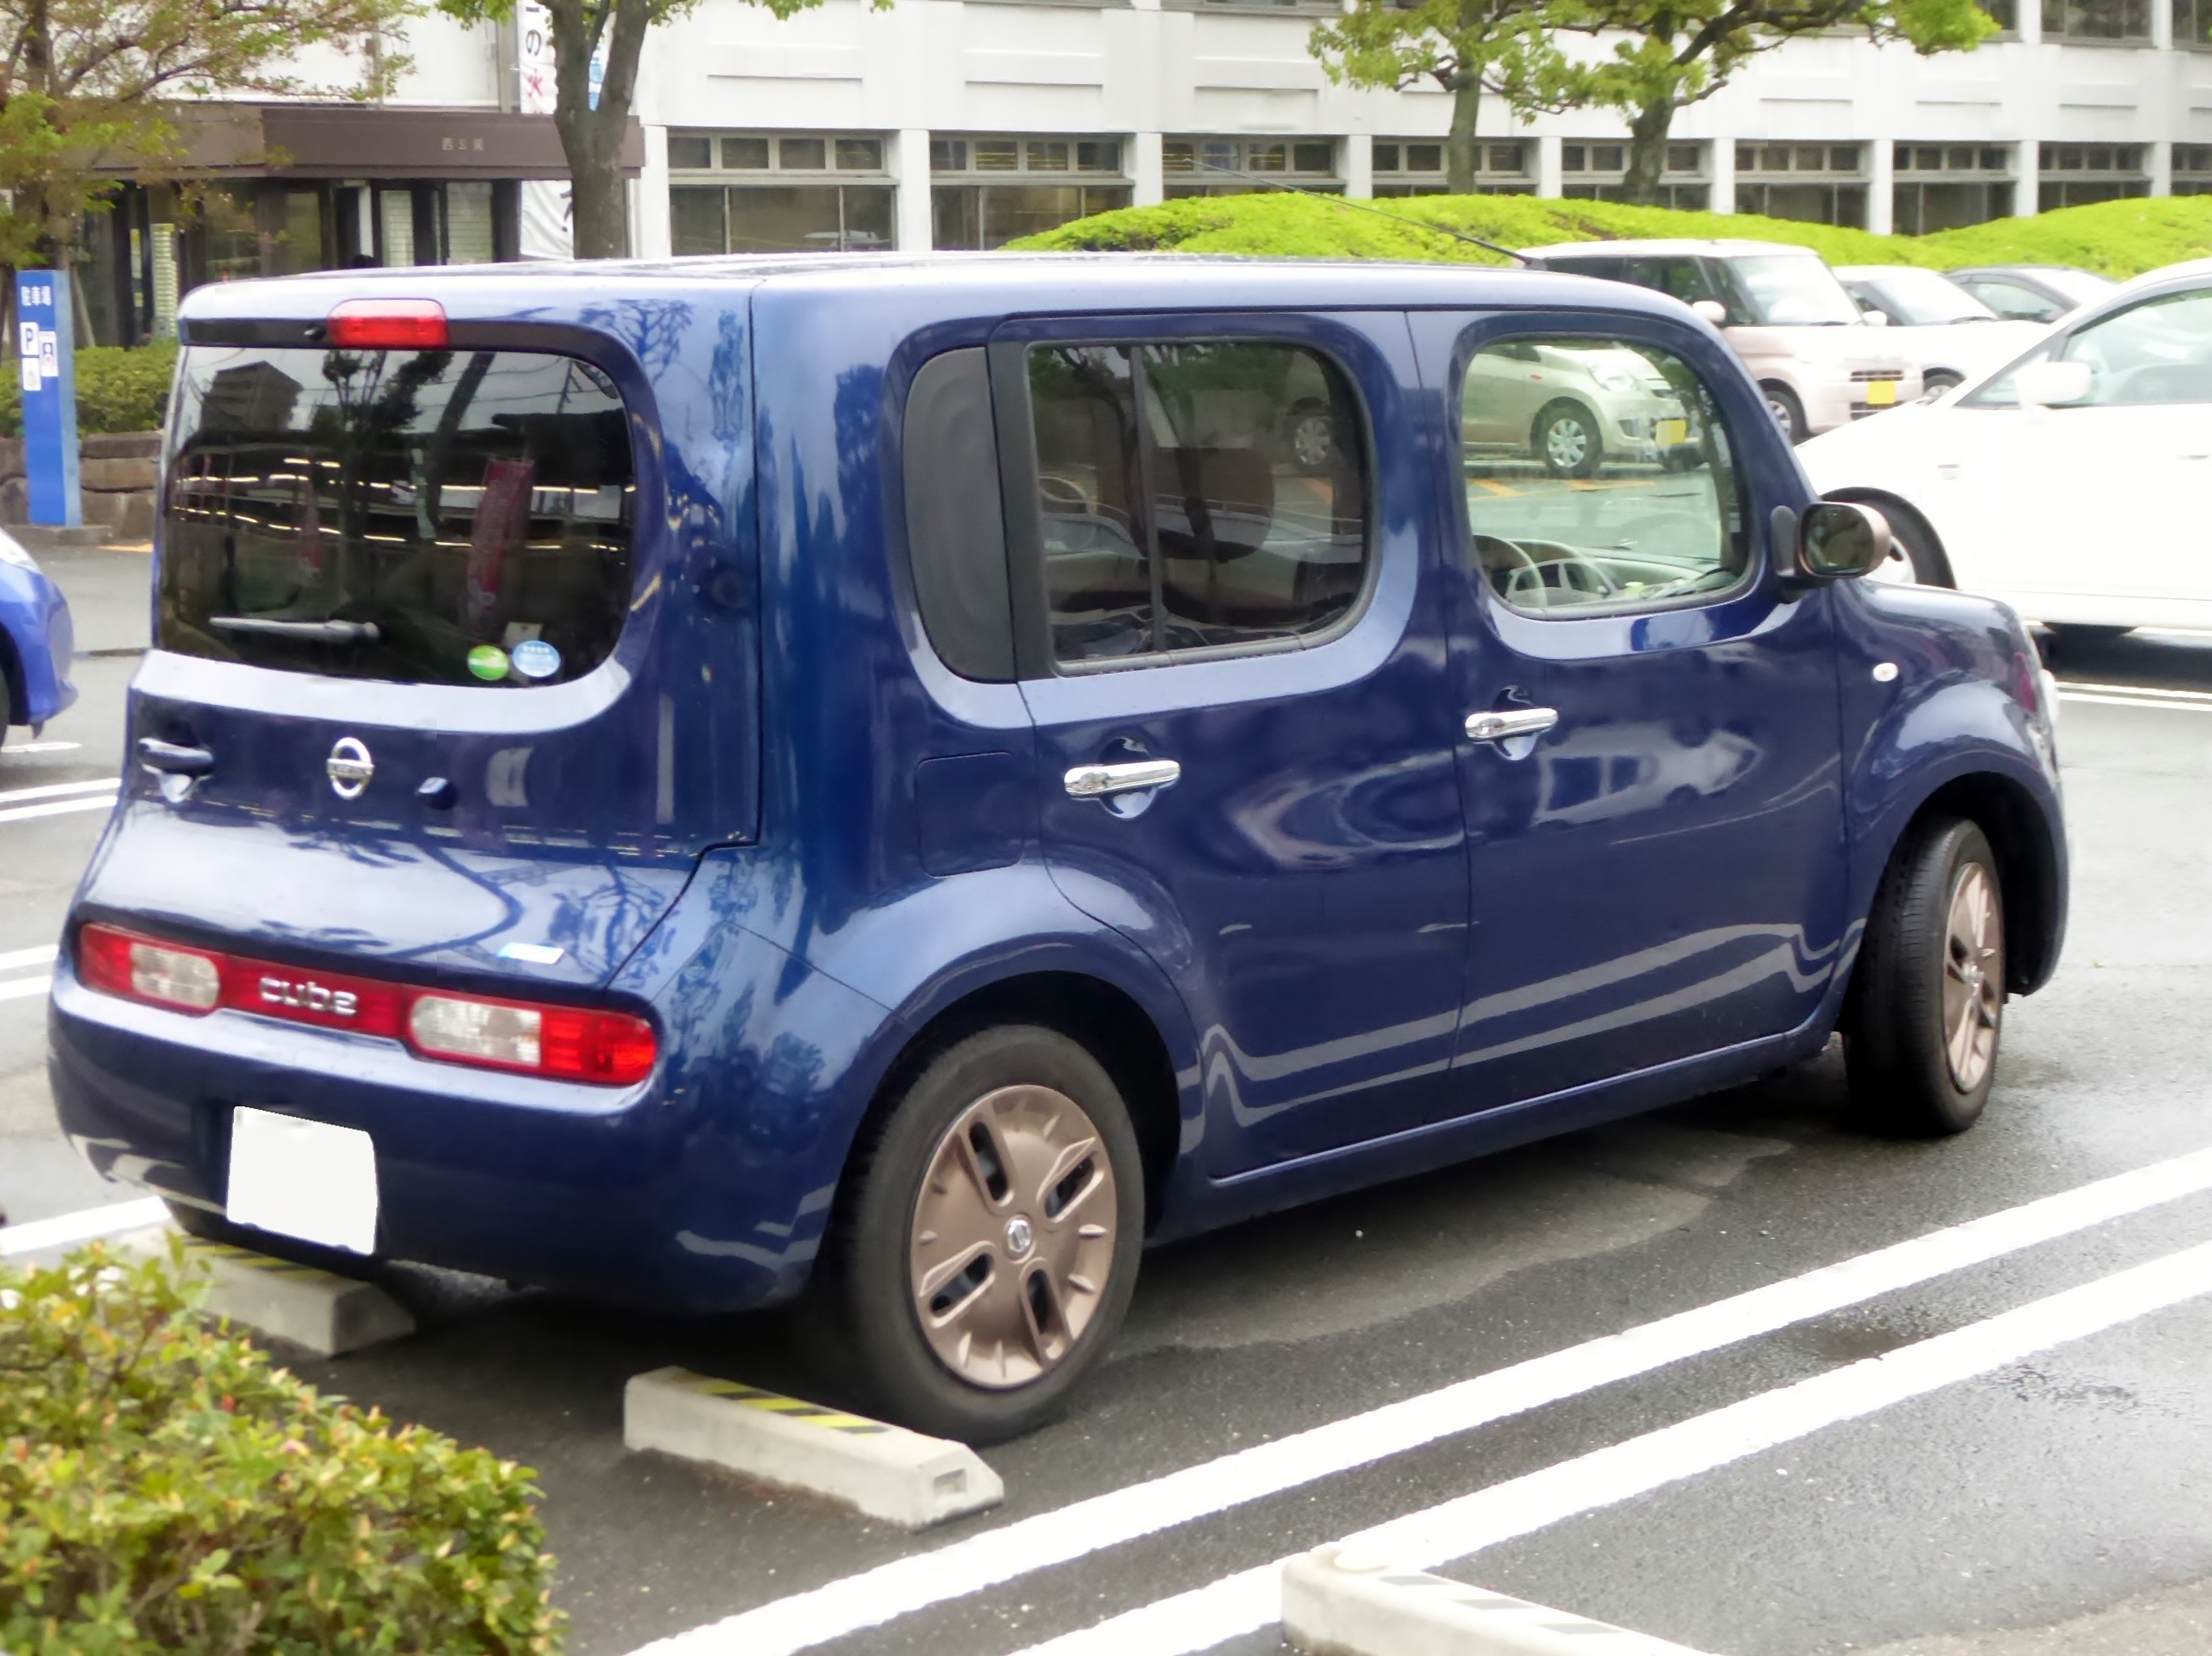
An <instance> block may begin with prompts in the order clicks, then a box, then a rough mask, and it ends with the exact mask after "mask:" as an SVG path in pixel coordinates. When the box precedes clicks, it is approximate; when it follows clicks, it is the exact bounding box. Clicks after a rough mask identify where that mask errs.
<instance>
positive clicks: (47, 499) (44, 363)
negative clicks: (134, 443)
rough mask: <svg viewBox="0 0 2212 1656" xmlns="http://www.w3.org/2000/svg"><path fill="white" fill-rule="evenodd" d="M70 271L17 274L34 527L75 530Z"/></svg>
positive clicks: (78, 504) (19, 359)
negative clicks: (56, 525) (43, 526)
mask: <svg viewBox="0 0 2212 1656" xmlns="http://www.w3.org/2000/svg"><path fill="white" fill-rule="evenodd" d="M72 314H73V313H72V309H71V306H70V303H69V276H68V271H16V367H17V368H18V369H19V370H20V372H21V373H22V375H23V462H24V469H25V470H26V471H27V472H28V473H29V474H30V520H31V521H32V522H33V523H35V524H59V525H65V526H66V527H68V528H71V529H74V528H75V527H76V526H77V525H78V524H79V523H81V521H82V520H83V518H82V512H83V502H82V499H81V497H80V496H79V495H78V493H77V375H76V355H77V354H76V340H75V337H74V336H73V334H74V330H73V329H72V328H71V325H70V322H71V316H72Z"/></svg>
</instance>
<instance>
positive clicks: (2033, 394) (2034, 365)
mask: <svg viewBox="0 0 2212 1656" xmlns="http://www.w3.org/2000/svg"><path fill="white" fill-rule="evenodd" d="M2094 377H2095V376H2094V375H2092V372H2091V370H2090V367H2089V364H2088V363H2086V362H2030V363H2029V364H2028V365H2027V367H2026V368H2020V369H2019V370H2018V371H2016V372H2015V373H2014V375H2013V390H2014V394H2015V395H2017V396H2018V397H2019V398H2020V407H2023V408H2063V407H2066V405H2067V404H2068V403H2072V402H2086V401H2088V400H2089V393H2090V389H2091V382H2092V380H2093V379H2094Z"/></svg>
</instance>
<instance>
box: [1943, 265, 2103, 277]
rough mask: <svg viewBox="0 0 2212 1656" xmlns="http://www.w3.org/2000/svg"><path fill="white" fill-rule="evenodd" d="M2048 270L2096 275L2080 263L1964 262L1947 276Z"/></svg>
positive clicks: (1991, 274)
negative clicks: (2083, 267) (2084, 268)
mask: <svg viewBox="0 0 2212 1656" xmlns="http://www.w3.org/2000/svg"><path fill="white" fill-rule="evenodd" d="M2044 271H2069V272H2072V273H2073V274H2077V275H2081V276H2094V275H2096V274H2097V272H2096V271H2085V270H2083V269H2082V268H2081V266H2080V265H2079V264H1964V265H1961V266H1960V267H1959V268H1958V269H1957V270H1955V271H1944V272H1943V274H1944V275H1946V276H2040V274H2042V273H2043V272H2044Z"/></svg>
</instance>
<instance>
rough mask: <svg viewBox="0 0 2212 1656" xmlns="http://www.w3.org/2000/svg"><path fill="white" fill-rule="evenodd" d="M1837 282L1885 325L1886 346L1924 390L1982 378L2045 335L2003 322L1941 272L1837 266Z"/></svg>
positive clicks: (2036, 326)
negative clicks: (1912, 367) (1914, 369)
mask: <svg viewBox="0 0 2212 1656" xmlns="http://www.w3.org/2000/svg"><path fill="white" fill-rule="evenodd" d="M1836 279H1837V280H1838V281H1839V282H1841V283H1842V284H1844V292H1846V293H1848V294H1850V295H1851V297H1852V298H1854V299H1856V300H1857V301H1858V303H1859V304H1860V305H1861V306H1862V307H1864V309H1865V310H1866V311H1867V312H1868V314H1869V315H1870V316H1881V317H1883V318H1884V319H1885V320H1886V321H1887V323H1888V325H1889V328H1890V335H1889V342H1890V344H1891V345H1892V346H1894V347H1895V348H1896V349H1897V350H1898V351H1900V352H1902V353H1903V355H1906V356H1909V357H1910V358H1911V359H1912V360H1913V362H1915V363H1916V364H1917V365H1918V366H1919V368H1920V379H1921V383H1922V385H1923V386H1925V387H1926V388H1928V389H1929V391H1948V390H1949V389H1950V388H1952V387H1953V386H1955V385H1963V384H1965V383H1966V381H1968V380H1976V379H1980V378H1981V376H1982V375H1984V374H1988V373H1989V372H1991V371H1992V370H1994V369H1995V368H2001V367H2003V366H2004V365H2005V364H2006V363H2007V362H2011V361H2012V360H2013V358H2014V357H2015V356H2018V355H2020V353H2021V352H2022V351H2024V350H2026V349H2027V348H2028V346H2029V345H2030V344H2032V343H2033V342H2034V341H2036V340H2038V339H2040V338H2041V337H2042V336H2043V325H2042V324H2041V323H2033V322H2007V321H2005V320H2004V319H2003V318H2002V317H2001V316H1998V314H1997V313H1996V312H1995V311H1994V310H1991V309H1990V308H1989V307H1988V305H1986V304H1984V303H1981V300H1979V299H1977V298H1975V297H1974V296H1973V295H1972V294H1971V293H1968V291H1967V290H1965V289H1964V288H1962V287H1961V286H1959V284H1957V283H1955V282H1954V281H1952V280H1951V278H1950V277H1948V276H1945V275H1943V274H1942V272H1941V271H1924V270H1922V269H1921V268H1920V267H1919V266H1918V265H1916V264H1841V265H1838V266H1837V267H1836Z"/></svg>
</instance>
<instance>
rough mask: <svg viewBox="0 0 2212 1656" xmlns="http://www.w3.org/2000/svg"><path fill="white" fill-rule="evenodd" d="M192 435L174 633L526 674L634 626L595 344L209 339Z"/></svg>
mask: <svg viewBox="0 0 2212 1656" xmlns="http://www.w3.org/2000/svg"><path fill="white" fill-rule="evenodd" d="M170 443H171V447H170V454H169V468H168V493H167V497H166V501H165V504H164V514H165V523H164V527H163V532H162V549H161V557H162V563H161V594H160V616H159V638H158V641H157V642H158V643H159V647H160V648H161V649H169V650H177V651H180V652H182V653H183V654H185V655H202V656H210V657H212V658H214V659H216V660H218V661H226V662H246V663H249V664H250V665H252V666H256V667H273V668H290V669H292V670H294V671H297V672H304V673H324V674H334V675H340V676H343V677H349V678H367V679H387V680H397V681H404V682H413V683H423V684H479V685H503V686H511V687H512V686H529V685H533V684H550V683H556V682H559V681H562V680H564V679H572V678H575V677H576V676H577V675H580V674H583V673H588V672H589V671H590V670H591V669H592V668H594V667H595V666H597V665H598V664H599V663H600V662H602V661H603V660H605V659H606V657H607V655H608V651H610V650H611V649H614V647H615V639H616V638H617V637H618V636H620V634H621V629H622V618H623V616H624V615H625V614H626V613H627V612H628V608H629V599H630V522H631V508H632V503H633V494H634V488H633V484H632V479H631V473H630V439H629V432H628V426H627V424H626V421H625V420H624V416H623V413H622V401H621V396H620V394H618V393H617V392H616V391H615V387H614V384H613V382H612V381H609V380H608V378H607V376H606V375H603V374H602V373H601V372H600V371H599V370H598V369H597V368H593V367H592V366H590V365H589V363H586V362H578V361H576V360H575V359H574V358H571V357H566V356H548V355H537V354H533V353H530V352H524V351H339V350H320V349H296V348H290V347H286V348H265V347H258V346H255V347H233V346H216V345H196V346H193V347H192V348H191V349H187V350H186V351H185V354H184V362H183V366H182V368H181V369H180V372H179V380H178V385H177V396H176V402H175V426H174V428H173V431H172V436H171V439H170Z"/></svg>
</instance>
